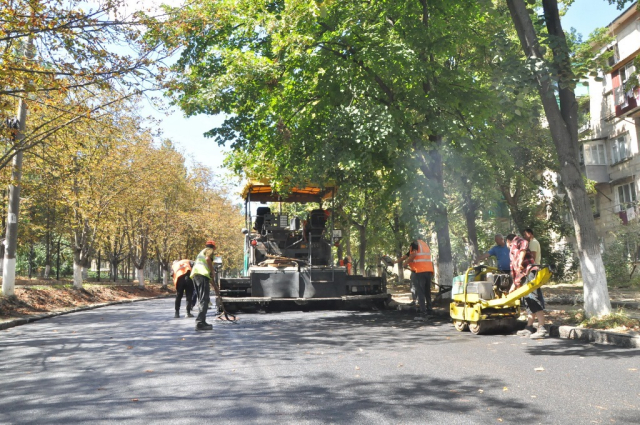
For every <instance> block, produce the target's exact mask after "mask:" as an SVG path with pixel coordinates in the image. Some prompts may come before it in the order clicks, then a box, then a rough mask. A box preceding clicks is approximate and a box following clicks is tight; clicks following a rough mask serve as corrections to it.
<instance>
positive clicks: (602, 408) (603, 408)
mask: <svg viewBox="0 0 640 425" xmlns="http://www.w3.org/2000/svg"><path fill="white" fill-rule="evenodd" d="M596 407H597V408H598V409H600V410H609V409H607V408H606V407H602V406H596Z"/></svg>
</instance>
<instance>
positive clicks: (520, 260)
mask: <svg viewBox="0 0 640 425" xmlns="http://www.w3.org/2000/svg"><path fill="white" fill-rule="evenodd" d="M526 255H527V251H526V250H524V249H523V250H522V251H520V253H519V254H518V264H517V265H518V268H519V269H520V270H522V269H524V266H523V265H522V262H523V261H524V257H526Z"/></svg>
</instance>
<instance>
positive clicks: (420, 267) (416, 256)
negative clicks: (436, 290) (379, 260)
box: [396, 239, 433, 321]
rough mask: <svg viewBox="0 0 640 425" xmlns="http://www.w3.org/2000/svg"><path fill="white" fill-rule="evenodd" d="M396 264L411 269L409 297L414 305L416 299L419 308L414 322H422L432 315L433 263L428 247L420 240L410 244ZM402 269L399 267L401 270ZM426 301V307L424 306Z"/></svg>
mask: <svg viewBox="0 0 640 425" xmlns="http://www.w3.org/2000/svg"><path fill="white" fill-rule="evenodd" d="M396 263H399V264H400V265H402V264H403V263H404V265H408V266H409V268H410V269H411V296H412V299H413V302H412V303H413V304H414V305H415V301H416V298H417V299H418V305H419V306H420V315H419V316H417V317H415V318H414V320H420V321H424V320H426V319H427V318H428V317H429V316H431V315H432V314H433V309H432V306H431V280H432V279H433V261H432V260H431V249H430V248H429V245H428V244H427V243H426V242H425V241H423V240H420V239H416V240H414V241H413V242H412V243H411V248H410V249H409V252H408V253H407V254H405V255H403V256H402V257H400V258H398V260H397V261H396ZM402 269H403V267H401V270H402ZM425 301H426V306H425Z"/></svg>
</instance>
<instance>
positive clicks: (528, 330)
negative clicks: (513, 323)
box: [516, 326, 536, 336]
mask: <svg viewBox="0 0 640 425" xmlns="http://www.w3.org/2000/svg"><path fill="white" fill-rule="evenodd" d="M535 331H536V328H534V327H533V326H525V328H524V329H522V330H520V331H518V332H516V335H518V336H531V334H533V333H534V332H535Z"/></svg>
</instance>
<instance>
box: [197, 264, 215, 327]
mask: <svg viewBox="0 0 640 425" xmlns="http://www.w3.org/2000/svg"><path fill="white" fill-rule="evenodd" d="M209 281H210V279H209V278H208V277H206V276H202V275H199V274H197V275H194V276H193V283H194V285H195V287H196V292H197V293H198V306H199V308H200V312H199V313H198V317H196V323H205V322H206V321H207V310H209V301H211V299H210V298H209V292H210V291H211V287H210V286H209Z"/></svg>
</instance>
